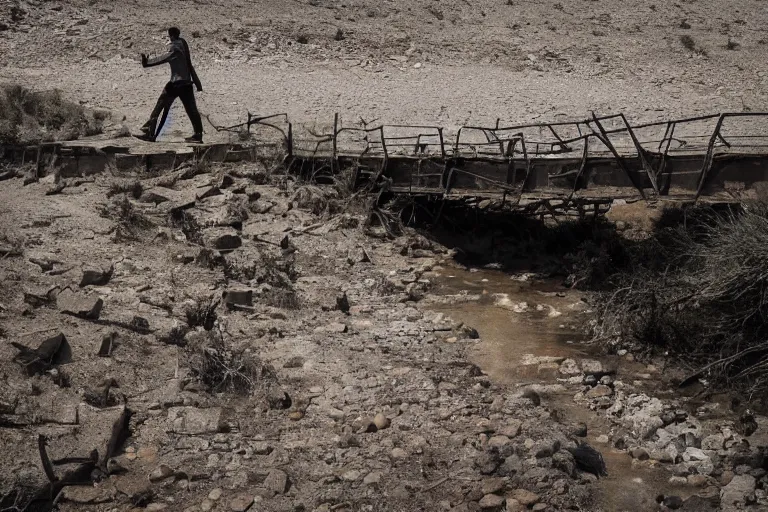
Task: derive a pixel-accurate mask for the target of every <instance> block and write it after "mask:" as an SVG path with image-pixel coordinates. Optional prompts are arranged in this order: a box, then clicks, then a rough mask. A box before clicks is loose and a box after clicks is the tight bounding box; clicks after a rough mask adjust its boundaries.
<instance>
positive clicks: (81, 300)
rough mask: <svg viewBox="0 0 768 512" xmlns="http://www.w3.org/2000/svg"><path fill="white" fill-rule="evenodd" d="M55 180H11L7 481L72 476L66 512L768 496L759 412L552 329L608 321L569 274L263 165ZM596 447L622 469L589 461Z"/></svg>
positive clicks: (624, 505) (706, 501)
mask: <svg viewBox="0 0 768 512" xmlns="http://www.w3.org/2000/svg"><path fill="white" fill-rule="evenodd" d="M56 180H57V178H56V177H55V175H53V176H48V177H45V178H43V179H42V180H41V181H40V182H38V183H32V184H29V185H26V186H25V185H24V180H23V179H22V178H14V179H10V180H6V181H4V182H3V186H2V187H0V194H2V203H1V204H3V211H2V218H3V226H4V231H3V243H2V244H1V246H0V251H1V253H2V256H1V257H2V265H1V266H0V269H1V270H2V274H3V275H2V282H3V283H4V285H3V287H2V293H1V295H0V308H1V316H0V326H2V331H0V332H1V333H2V334H1V335H2V337H3V343H2V344H0V374H2V376H3V377H2V378H3V380H4V386H3V388H2V391H1V392H0V393H1V394H0V407H1V408H0V436H2V439H0V443H1V444H2V447H3V452H4V454H5V457H4V458H5V460H6V461H9V462H8V463H6V464H5V465H4V467H3V470H2V472H0V482H1V483H2V485H0V487H1V488H2V489H3V492H5V493H8V492H11V490H12V489H15V490H16V492H22V491H23V492H24V493H25V495H27V496H29V495H30V493H33V492H34V491H35V490H36V489H40V488H43V486H44V485H46V482H47V481H48V479H51V480H52V481H53V482H54V483H53V484H50V485H51V486H52V487H53V488H54V489H55V490H56V491H58V487H57V485H60V484H57V483H56V482H65V483H72V484H77V485H72V486H66V487H65V488H64V490H63V492H62V493H61V496H60V498H59V501H58V504H59V506H60V508H61V509H62V510H131V509H139V508H140V509H143V508H146V509H148V510H162V509H168V510H189V511H194V510H233V511H237V510H265V511H268V510H275V511H278V510H280V511H282V510H318V511H323V510H414V509H420V510H455V511H469V510H508V511H513V510H526V509H532V510H544V511H545V510H551V511H555V510H567V509H575V510H594V511H599V510H632V511H635V510H638V511H639V510H654V509H658V508H659V507H661V508H662V509H672V510H674V509H678V508H681V507H682V509H684V510H707V509H709V510H741V509H742V508H743V507H748V508H749V509H750V510H757V509H760V508H761V507H766V506H768V498H767V497H766V493H765V488H766V484H768V476H767V475H766V470H765V467H766V452H765V450H764V448H762V446H765V445H766V442H765V441H766V440H765V439H764V437H765V432H766V431H767V430H768V429H765V426H766V425H765V420H764V419H763V418H761V417H755V419H754V425H753V424H751V423H750V422H749V421H745V420H744V418H745V416H741V417H740V416H738V415H734V414H733V412H732V411H731V410H730V408H729V407H728V406H727V405H723V404H721V403H718V402H711V403H704V404H702V403H699V402H697V401H696V400H694V399H691V398H687V397H685V396H682V395H679V394H678V393H673V392H670V391H669V389H671V386H672V384H671V382H673V381H674V379H675V378H677V377H678V376H679V374H680V372H679V371H675V370H674V369H670V368H666V369H664V370H663V371H662V370H661V366H660V364H651V365H646V364H640V363H637V362H636V361H634V358H633V357H632V355H631V354H626V353H621V354H620V356H614V357H612V358H603V357H600V356H598V357H597V358H596V357H595V356H590V355H586V354H587V352H585V351H589V350H590V349H589V348H588V347H582V348H577V349H574V345H567V344H559V345H558V342H553V341H552V340H551V339H548V338H549V337H551V336H552V334H551V333H552V332H554V331H553V330H557V329H559V330H561V331H563V332H566V333H568V336H571V337H574V336H578V334H577V333H578V328H579V326H580V325H583V324H584V323H585V322H586V321H588V320H589V318H590V317H591V316H590V315H591V311H590V310H589V308H588V305H587V303H585V302H584V301H582V300H581V297H580V296H579V295H578V294H576V293H575V292H573V291H568V290H566V289H565V288H563V287H562V286H560V285H554V288H552V287H553V284H547V282H546V281H544V282H540V281H539V280H538V279H537V278H535V276H531V275H527V274H522V275H519V276H513V277H514V279H512V280H510V279H509V276H505V275H504V274H500V273H498V272H496V271H483V272H484V273H483V272H481V273H477V274H473V273H472V272H467V271H466V270H461V269H460V268H457V267H456V266H455V264H454V263H452V259H451V256H452V254H451V252H450V251H448V250H447V249H445V248H443V247H441V246H440V245H438V244H436V243H434V242H432V241H429V240H428V239H426V238H424V237H423V236H421V235H417V234H415V233H410V234H408V233H406V235H403V236H401V237H398V238H396V239H390V238H388V237H387V235H386V233H384V232H379V231H377V230H376V229H375V228H367V227H366V226H365V219H366V216H365V215H364V214H363V212H364V205H365V202H366V201H365V200H364V198H363V199H361V198H360V197H353V196H350V195H349V190H347V189H345V188H344V187H343V186H341V185H338V186H336V187H332V186H316V185H311V184H307V183H303V182H300V181H297V180H296V179H295V178H293V177H290V176H286V175H285V174H283V173H282V172H281V171H280V170H279V165H278V166H276V165H275V162H274V161H273V160H269V159H265V160H264V162H263V163H260V164H245V165H242V164H238V165H231V166H222V167H216V168H212V167H208V166H205V165H200V164H184V166H182V167H181V168H179V169H177V170H175V171H173V172H172V173H168V174H165V175H162V176H148V175H146V174H141V173H139V174H137V173H125V174H120V175H117V174H103V175H97V176H95V177H91V178H88V179H74V178H69V179H68V180H67V183H68V186H67V187H65V188H61V187H55V186H54V185H55V182H56ZM62 182H63V181H62V180H59V183H62ZM96 248H97V249H98V250H95V249H96ZM488 272H490V273H488ZM457 273H461V274H462V276H464V277H463V281H461V282H460V283H459V284H458V288H457V286H456V285H454V286H452V287H448V289H446V288H445V285H444V284H443V285H440V286H438V287H437V288H435V287H434V286H435V284H440V283H445V279H447V278H448V277H447V276H449V275H452V274H457ZM467 276H469V277H467ZM472 276H475V277H472ZM504 282H512V283H526V282H527V283H529V284H528V285H526V286H528V288H524V287H522V285H520V286H521V287H518V288H514V291H512V293H506V294H505V293H495V292H498V291H500V290H503V289H504V286H505V285H504ZM536 283H540V284H543V285H545V288H546V287H548V288H549V289H548V290H547V291H546V292H535V293H534V298H533V299H531V294H532V293H533V292H532V290H534V291H535V290H536V286H539V284H536ZM487 290H491V291H492V292H494V293H491V294H489V293H488V291H487ZM536 297H538V298H536ZM470 305H475V306H479V307H480V309H475V310H473V309H471V308H469V306H470ZM468 308H469V309H468ZM479 311H502V312H504V314H505V315H511V316H506V317H503V319H502V320H503V322H501V323H499V322H497V320H498V319H497V318H495V317H491V318H486V317H484V316H482V313H480V312H479ZM514 318H520V319H522V320H514ZM468 319H471V320H473V322H472V323H469V321H468ZM510 319H512V322H513V323H511V324H510V323H504V322H510ZM461 320H467V323H466V324H464V323H461ZM472 324H474V325H477V328H474V327H472ZM531 340H534V341H533V342H532V341H531ZM535 340H539V341H535ZM544 344H546V345H544ZM543 346H546V347H547V352H546V355H542V353H543V352H542V347H543ZM576 347H578V345H576ZM478 350H479V351H480V352H478ZM489 350H490V352H488V351H489ZM483 351H486V352H487V353H486V355H485V356H483V355H482V353H483ZM753 427H754V428H753ZM755 428H757V432H755ZM584 441H587V442H588V443H589V444H591V445H592V446H594V447H596V448H598V449H599V450H600V451H601V452H602V453H603V454H604V456H605V459H606V461H607V468H608V477H607V478H604V479H602V480H598V479H597V477H596V476H595V475H594V474H592V473H590V472H589V471H585V470H586V469H587V468H586V467H585V466H584V465H583V464H582V465H580V464H579V463H578V461H577V460H576V459H575V458H574V455H573V454H572V452H571V450H573V449H575V448H576V446H577V445H578V444H579V443H581V442H584ZM41 443H42V445H43V448H44V449H43V451H42V453H43V455H41ZM48 460H50V461H52V462H50V463H48V462H46V461H48ZM630 461H631V463H630ZM48 473H50V475H48ZM657 494H660V496H661V498H659V500H660V503H659V504H657V503H656V499H655V498H656V495H657ZM41 497H42V499H43V501H45V500H46V499H47V500H50V492H44V493H42V494H41ZM12 499H13V496H12V495H6V498H5V501H3V502H2V504H3V506H4V507H8V506H9V505H10V501H12Z"/></svg>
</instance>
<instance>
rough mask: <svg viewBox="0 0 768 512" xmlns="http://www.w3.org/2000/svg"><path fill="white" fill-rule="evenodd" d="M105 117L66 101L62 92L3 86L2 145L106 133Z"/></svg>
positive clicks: (0, 103)
mask: <svg viewBox="0 0 768 512" xmlns="http://www.w3.org/2000/svg"><path fill="white" fill-rule="evenodd" d="M103 118H104V116H103V115H101V114H99V115H94V113H93V112H91V111H89V110H87V109H85V108H84V107H82V106H81V105H78V104H76V103H73V102H71V101H67V100H65V99H64V98H63V97H62V95H61V92H60V91H58V90H54V91H42V92H37V91H30V90H29V89H26V88H24V87H22V86H20V85H5V86H0V144H36V143H40V142H49V141H54V140H72V139H78V138H80V137H83V136H88V135H96V134H99V133H102V132H103V126H102V124H103V121H104V119H103Z"/></svg>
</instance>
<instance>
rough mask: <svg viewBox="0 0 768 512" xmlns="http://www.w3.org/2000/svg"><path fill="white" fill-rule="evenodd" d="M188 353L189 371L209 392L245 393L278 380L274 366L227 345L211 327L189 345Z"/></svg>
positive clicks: (220, 335)
mask: <svg viewBox="0 0 768 512" xmlns="http://www.w3.org/2000/svg"><path fill="white" fill-rule="evenodd" d="M187 355H188V360H189V367H190V370H191V371H192V375H193V376H194V377H195V378H197V379H198V380H199V381H200V382H202V383H203V384H205V385H206V386H208V388H209V389H210V391H212V392H229V393H236V394H241V395H247V394H250V393H251V392H252V391H254V390H255V389H256V388H257V387H261V386H268V385H269V384H271V383H272V382H275V381H276V380H277V379H276V376H275V375H276V374H275V370H274V368H272V367H271V366H270V365H267V364H264V363H263V362H262V361H261V360H260V359H259V358H258V357H256V356H255V355H253V354H251V353H250V352H247V351H245V350H235V349H233V348H232V347H230V346H228V345H227V343H226V342H225V341H224V337H223V335H222V333H221V332H219V331H211V332H210V333H209V334H208V336H207V337H206V339H205V341H204V342H202V343H201V344H198V345H194V346H193V345H190V346H188V347H187Z"/></svg>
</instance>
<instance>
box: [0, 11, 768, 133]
mask: <svg viewBox="0 0 768 512" xmlns="http://www.w3.org/2000/svg"><path fill="white" fill-rule="evenodd" d="M6 3H7V4H8V5H7V6H6V7H5V8H4V9H3V11H4V12H5V13H6V18H9V14H8V13H9V12H10V11H9V9H10V4H11V3H12V2H6ZM22 4H24V5H23V6H22V7H23V8H24V9H25V11H24V12H25V13H26V14H24V15H17V18H19V19H18V21H15V22H14V21H12V20H10V19H8V21H7V22H6V24H7V25H8V26H9V29H8V30H5V31H2V32H0V55H1V57H0V64H2V69H0V80H2V81H4V82H21V83H23V84H25V85H28V86H32V87H35V88H49V87H54V86H55V87H61V88H62V89H63V90H64V91H65V92H66V93H67V94H68V95H70V97H72V98H74V99H76V100H79V101H82V102H85V103H87V104H88V105H92V106H99V107H105V108H110V109H114V110H116V111H119V112H122V113H123V114H125V115H126V116H127V120H128V122H129V124H130V125H131V126H132V127H135V125H136V124H137V123H140V122H142V121H143V120H144V117H145V116H146V115H147V113H148V110H149V109H150V108H151V106H152V105H153V104H154V101H155V99H156V95H157V94H158V91H159V90H160V88H161V87H162V85H163V84H164V82H165V80H166V79H167V77H166V75H167V70H165V69H151V70H143V69H142V68H141V67H140V66H139V63H138V54H139V53H140V52H153V53H159V52H160V51H162V50H163V29H164V27H165V26H166V25H168V24H176V25H179V26H180V27H181V28H182V30H183V32H184V34H185V35H186V36H187V38H188V40H189V41H190V44H191V46H192V51H193V52H194V59H195V62H196V63H197V67H198V68H199V74H200V76H201V79H202V81H203V83H204V86H205V92H204V93H202V94H201V95H199V98H200V99H199V102H200V105H201V110H202V111H203V113H204V114H208V115H210V116H211V118H212V119H213V120H214V122H216V123H217V124H220V125H229V124H234V123H236V122H238V121H242V120H243V119H244V117H245V113H246V111H251V112H253V113H259V114H266V113H278V112H287V113H288V114H289V115H290V116H291V118H292V120H294V121H295V122H300V123H306V124H314V123H317V124H320V125H328V124H330V123H331V122H332V116H333V114H334V113H336V112H339V113H340V114H341V116H342V120H343V122H344V123H346V124H347V125H348V124H353V123H357V122H359V120H360V118H361V117H362V118H363V119H365V120H366V121H369V122H370V121H373V120H376V119H378V120H380V122H386V123H399V122H409V123H435V124H440V125H443V126H447V127H452V126H459V125H461V124H464V123H467V122H472V123H484V124H492V123H493V122H495V120H496V118H501V119H502V122H509V123H511V122H521V121H530V120H535V119H540V120H545V119H555V120H561V119H563V118H565V117H568V118H582V117H584V116H585V115H588V114H589V112H590V111H592V110H595V111H598V112H601V113H607V112H616V111H624V112H627V113H628V115H629V116H630V117H631V118H632V119H660V118H670V117H680V116H685V115H689V114H690V115H693V114H697V113H701V112H716V111H725V110H735V111H741V110H743V109H751V110H761V109H762V106H763V105H764V104H765V100H766V92H768V91H767V90H766V79H767V78H766V76H768V75H767V74H766V73H767V72H766V71H764V70H763V67H764V62H765V56H766V53H767V52H768V46H766V44H765V43H766V40H767V38H766V36H765V34H764V32H763V27H764V26H765V22H766V21H767V20H766V17H768V14H766V10H765V9H764V6H763V5H762V2H760V1H757V0H751V1H750V0H742V1H738V2H729V7H728V9H722V8H720V6H719V4H720V3H719V2H717V1H715V0H709V1H696V2H681V3H677V4H672V5H655V4H654V2H653V1H651V0H644V1H641V2H635V3H633V4H632V7H631V8H630V9H627V8H626V6H625V4H624V3H622V2H618V1H614V0H611V1H606V2H599V3H597V2H581V1H579V2H560V3H558V2H549V1H547V2H532V1H519V0H518V1H515V0H512V1H510V2H503V1H501V0H480V1H470V0H451V1H449V2H440V3H436V2H433V1H429V0H420V1H415V2H407V3H406V2H400V1H388V2H385V3H381V2H371V1H358V2H346V3H345V2H330V1H320V0H317V1H311V2H309V3H303V2H185V3H182V4H180V6H178V7H177V6H174V8H173V9H169V8H168V7H167V6H164V5H163V4H161V3H159V2H152V1H142V2H121V3H118V4H115V3H113V2H100V1H96V2H45V3H43V4H39V5H36V6H35V5H32V4H31V3H29V4H27V3H24V2H22ZM3 11H0V12H3ZM0 19H2V18H0ZM203 19H204V20H205V21H203ZM683 27H690V28H683ZM337 29H341V30H342V31H343V32H344V39H343V40H341V41H336V40H335V39H334V37H335V35H336V32H337ZM681 36H689V37H690V38H691V39H692V41H693V45H694V49H693V50H689V49H686V48H685V47H684V46H683V44H682V42H681V39H680V38H681ZM301 37H306V41H307V44H300V43H299V42H297V40H299V39H301ZM301 40H302V41H304V39H301ZM729 40H730V41H731V42H732V44H731V47H732V48H733V49H731V50H729V49H728V48H727V45H728V42H729ZM52 47H55V48H57V49H58V51H59V53H56V54H54V55H53V56H50V57H47V58H46V59H45V61H41V60H40V58H41V56H42V55H50V48H52ZM46 52H47V53H46ZM187 123H188V122H187V121H186V119H184V116H183V112H182V111H181V109H180V108H179V109H176V111H175V112H174V114H173V125H172V127H171V130H173V129H181V130H187V129H188V128H187ZM207 131H208V132H212V131H213V130H212V129H211V128H210V127H208V128H207Z"/></svg>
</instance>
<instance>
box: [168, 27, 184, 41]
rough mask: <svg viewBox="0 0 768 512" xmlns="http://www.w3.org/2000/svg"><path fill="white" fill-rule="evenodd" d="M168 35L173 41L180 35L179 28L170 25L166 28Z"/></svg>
mask: <svg viewBox="0 0 768 512" xmlns="http://www.w3.org/2000/svg"><path fill="white" fill-rule="evenodd" d="M168 37H170V38H171V41H175V40H176V39H178V38H179V37H181V30H179V29H178V28H176V27H171V28H169V29H168Z"/></svg>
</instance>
